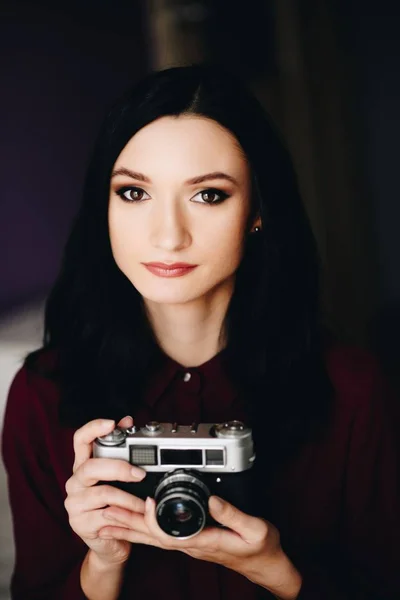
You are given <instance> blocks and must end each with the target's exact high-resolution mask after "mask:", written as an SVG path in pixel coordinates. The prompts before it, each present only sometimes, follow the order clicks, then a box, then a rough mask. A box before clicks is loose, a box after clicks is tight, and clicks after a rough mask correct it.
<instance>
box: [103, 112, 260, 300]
mask: <svg viewBox="0 0 400 600" xmlns="http://www.w3.org/2000/svg"><path fill="white" fill-rule="evenodd" d="M249 211H250V175H249V167H248V164H247V161H246V158H245V157H244V154H243V152H242V151H241V149H240V147H239V144H238V142H237V141H236V139H235V138H234V137H233V136H232V134H231V133H229V132H228V131H227V130H225V129H224V128H223V127H221V126H220V125H219V124H218V123H216V122H214V121H212V120H210V119H206V118H200V117H193V116H179V117H163V118H160V119H158V120H157V121H154V122H152V123H150V124H149V125H147V126H146V127H144V128H143V129H141V130H140V131H138V133H136V134H135V135H134V136H133V137H132V139H131V140H130V141H129V142H128V144H127V145H126V146H125V148H124V149H123V151H122V152H121V154H120V155H119V157H118V159H117V161H116V163H115V165H114V168H113V174H112V178H111V183H110V201H109V214H108V218H109V232H110V240H111V247H112V251H113V255H114V258H115V261H116V263H117V265H118V267H119V268H120V270H121V271H122V272H123V273H124V274H125V275H126V277H128V279H129V280H130V281H131V282H132V284H133V285H134V286H135V288H136V289H137V290H138V292H139V293H140V294H141V295H142V296H143V298H144V300H145V301H146V300H148V301H150V302H157V303H167V304H182V303H187V302H191V301H194V300H198V299H200V298H204V299H205V300H207V299H210V298H211V296H212V295H213V294H215V293H216V292H217V291H218V290H221V288H225V289H226V290H230V289H231V290H232V289H233V282H234V277H235V272H236V270H237V268H238V266H239V263H240V261H241V258H242V252H243V246H244V238H245V236H246V235H247V234H248V231H247V229H246V226H247V222H248V218H249ZM149 263H164V264H166V265H169V266H171V265H173V264H174V263H186V264H189V265H195V267H194V268H191V269H187V270H182V269H179V268H176V269H175V270H174V269H172V270H166V269H163V268H161V269H157V267H154V266H151V265H150V266H147V267H146V266H145V265H146V264H147V265H148V264H149Z"/></svg>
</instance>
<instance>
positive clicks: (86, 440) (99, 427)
mask: <svg viewBox="0 0 400 600" xmlns="http://www.w3.org/2000/svg"><path fill="white" fill-rule="evenodd" d="M114 427H115V421H112V420H111V419H95V420H94V421H90V422H89V423H86V425H83V427H81V428H80V429H78V430H77V431H76V432H75V434H74V452H75V462H74V466H73V471H74V472H75V471H76V470H77V469H78V468H79V467H80V465H81V464H82V463H84V462H85V461H86V460H88V458H90V457H91V455H92V444H93V442H94V440H95V439H96V438H97V437H100V436H102V435H107V433H110V432H111V431H112V430H113V429H114Z"/></svg>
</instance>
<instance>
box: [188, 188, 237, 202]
mask: <svg viewBox="0 0 400 600" xmlns="http://www.w3.org/2000/svg"><path fill="white" fill-rule="evenodd" d="M196 198H199V200H196ZM226 198H229V194H227V193H226V192H223V191H222V190H217V189H213V188H209V189H207V190H203V191H202V192H199V193H198V194H196V195H195V196H194V197H193V198H192V201H193V202H199V204H220V203H221V202H223V201H224V200H226Z"/></svg>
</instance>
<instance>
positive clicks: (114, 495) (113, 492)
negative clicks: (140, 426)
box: [65, 417, 146, 566]
mask: <svg viewBox="0 0 400 600" xmlns="http://www.w3.org/2000/svg"><path fill="white" fill-rule="evenodd" d="M132 424H133V420H132V417H125V418H124V419H122V420H121V421H120V422H119V423H118V425H119V426H121V427H131V426H132ZM114 427H115V422H114V421H111V420H104V419H96V420H94V421H90V423H87V424H86V425H84V426H83V427H81V428H80V429H78V430H77V431H76V433H75V435H74V450H75V462H74V466H73V475H72V477H70V479H68V481H67V483H66V485H65V489H66V492H67V498H66V500H65V508H66V510H67V512H68V516H69V522H70V525H71V527H72V529H73V530H74V531H75V533H77V534H78V535H79V537H80V538H82V540H83V541H84V542H85V544H87V546H88V547H89V548H90V549H91V550H92V551H93V552H94V553H96V555H97V557H98V559H99V560H100V561H101V563H103V564H105V565H110V566H111V565H112V564H114V565H116V564H122V563H124V562H125V561H126V560H127V559H128V557H129V554H130V551H131V544H130V542H126V541H124V540H115V539H102V538H100V537H99V533H100V531H101V529H102V528H103V527H106V526H107V525H113V524H115V523H114V522H113V521H111V520H110V519H107V518H105V517H104V515H103V512H104V509H105V508H106V507H107V506H119V507H121V508H126V509H128V510H131V511H133V512H137V513H142V514H144V501H143V500H142V499H140V498H137V497H136V496H133V495H132V494H129V493H128V492H124V491H122V490H120V489H118V488H116V487H113V486H111V485H96V483H98V482H99V481H126V482H135V481H141V480H142V479H143V478H144V476H145V475H146V471H144V470H143V469H140V468H139V467H134V466H132V465H131V464H129V463H128V462H127V461H124V460H118V459H114V458H91V456H92V444H93V441H94V440H95V439H96V438H97V437H100V436H102V435H106V434H107V433H110V432H111V431H112V430H113V429H114Z"/></svg>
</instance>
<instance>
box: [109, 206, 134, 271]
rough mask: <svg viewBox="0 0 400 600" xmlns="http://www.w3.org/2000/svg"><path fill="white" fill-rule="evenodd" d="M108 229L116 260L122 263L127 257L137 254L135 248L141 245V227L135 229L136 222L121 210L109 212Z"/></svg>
mask: <svg viewBox="0 0 400 600" xmlns="http://www.w3.org/2000/svg"><path fill="white" fill-rule="evenodd" d="M108 229H109V236H110V243H111V249H112V253H113V255H114V259H115V261H116V262H117V263H118V264H120V263H123V262H124V259H125V258H128V257H129V256H132V255H133V254H135V248H136V247H137V246H138V245H140V229H139V230H138V231H136V230H135V223H134V222H132V219H129V218H127V217H126V215H125V216H124V215H123V214H121V213H120V212H119V211H112V210H110V212H109V217H108Z"/></svg>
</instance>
